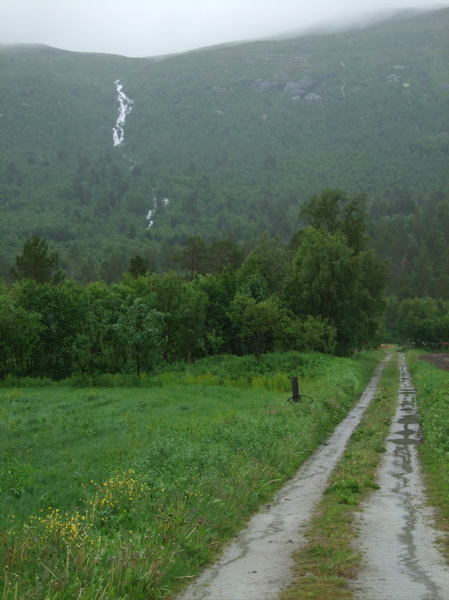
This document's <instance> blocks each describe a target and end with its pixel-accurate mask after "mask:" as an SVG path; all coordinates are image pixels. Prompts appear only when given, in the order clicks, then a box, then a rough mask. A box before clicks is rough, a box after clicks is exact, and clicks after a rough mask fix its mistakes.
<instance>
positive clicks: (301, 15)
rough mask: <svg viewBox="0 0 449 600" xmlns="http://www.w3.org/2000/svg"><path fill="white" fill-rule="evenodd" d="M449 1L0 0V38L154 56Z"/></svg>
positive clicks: (78, 48)
mask: <svg viewBox="0 0 449 600" xmlns="http://www.w3.org/2000/svg"><path fill="white" fill-rule="evenodd" d="M448 5H449V0H448V1H444V0H443V2H439V3H437V2H436V1H435V0H0V43H39V44H48V45H49V46H54V47H56V48H62V49H65V50H75V51H80V52H106V53H109V54H121V55H124V56H137V57H138V56H142V57H143V56H157V55H160V54H170V53H174V52H184V51H186V50H192V49H195V48H202V47H204V46H211V45H214V44H221V43H223V42H231V41H240V40H249V39H255V38H259V37H268V36H272V35H276V34H278V33H282V32H284V31H292V30H302V29H306V28H307V27H311V26H315V25H318V24H320V23H329V22H335V21H339V20H340V19H343V20H346V19H348V20H352V21H353V22H354V20H355V18H356V17H357V16H359V15H361V14H363V13H366V12H371V11H374V10H381V9H396V8H409V7H414V8H439V7H442V6H448Z"/></svg>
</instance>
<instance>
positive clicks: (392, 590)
mask: <svg viewBox="0 0 449 600" xmlns="http://www.w3.org/2000/svg"><path fill="white" fill-rule="evenodd" d="M398 400H399V402H398V408H397V411H396V415H395V416H394V418H393V421H392V425H391V428H390V432H389V435H388V438H387V442H386V448H387V451H386V453H385V454H384V457H383V460H382V463H381V465H380V467H379V470H378V484H379V485H380V489H379V490H377V491H376V492H373V494H372V495H371V496H370V498H369V500H368V501H367V502H365V503H364V504H363V505H362V507H361V509H362V513H361V516H360V518H359V520H358V524H359V528H360V534H359V538H358V540H359V541H358V543H357V544H356V546H357V549H358V550H359V551H360V552H361V553H362V555H363V557H364V559H365V562H366V566H365V568H364V569H362V571H361V572H360V574H359V577H358V579H357V581H356V582H355V583H354V585H353V586H352V589H353V591H354V593H355V595H356V597H357V598H358V599H359V600H385V599H386V598H388V600H405V599H406V598H407V599H410V600H448V599H449V569H448V567H447V564H446V563H445V560H444V558H443V556H442V555H441V554H440V552H439V550H438V546H437V543H436V540H437V537H438V532H437V531H436V530H435V529H434V528H433V526H432V510H431V509H430V508H429V507H427V506H426V504H425V502H426V498H425V490H424V484H423V480H422V475H421V470H420V466H419V462H418V456H417V448H416V446H417V444H419V443H420V442H421V439H420V429H419V419H418V415H417V407H416V393H415V388H414V387H413V384H412V380H411V377H410V374H409V372H408V369H407V365H406V363H405V357H404V355H401V357H400V389H399V393H398Z"/></svg>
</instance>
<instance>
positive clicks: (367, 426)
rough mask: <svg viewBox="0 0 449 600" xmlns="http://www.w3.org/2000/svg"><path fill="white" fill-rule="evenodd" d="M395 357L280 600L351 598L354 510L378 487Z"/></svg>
mask: <svg viewBox="0 0 449 600" xmlns="http://www.w3.org/2000/svg"><path fill="white" fill-rule="evenodd" d="M398 381H399V378H398V366H397V354H394V356H393V358H392V360H390V362H389V363H388V364H387V365H386V367H385V369H384V372H383V374H382V378H381V381H380V383H379V388H378V389H379V391H378V393H377V395H376V396H375V397H374V398H373V400H372V402H371V403H370V405H369V407H368V408H367V410H366V412H365V414H364V416H363V418H362V420H361V423H360V425H359V426H358V427H357V429H356V430H355V431H354V433H353V434H352V436H351V439H350V442H349V445H348V447H347V449H346V451H345V453H344V455H343V458H342V460H341V461H340V463H339V464H338V466H337V468H336V469H335V471H334V473H333V474H332V476H331V478H330V480H329V486H328V488H327V490H326V492H325V494H324V496H323V499H322V501H321V502H320V504H319V505H318V507H317V509H316V510H315V513H314V516H313V519H312V521H311V524H310V526H309V527H308V530H307V532H306V536H307V539H308V541H307V545H306V546H305V547H304V548H302V549H301V550H300V551H298V552H297V553H296V555H295V564H296V567H295V577H294V580H293V582H292V584H291V585H290V586H289V587H288V589H286V590H285V591H284V592H283V593H282V594H281V598H282V600H299V599H303V598H310V599H315V600H334V599H336V598H345V599H346V600H349V599H351V598H353V597H354V596H353V593H352V591H351V590H350V588H349V586H348V580H350V579H353V578H354V576H355V574H356V573H357V571H358V569H360V567H361V565H362V556H361V555H360V553H359V552H355V551H354V548H353V540H354V538H355V537H356V536H357V530H356V526H355V520H356V517H357V512H358V509H359V508H358V507H359V506H360V504H361V503H362V502H363V501H364V500H365V499H366V497H367V495H368V494H369V493H370V491H371V490H373V489H378V485H377V484H376V469H377V466H378V464H379V461H380V459H381V456H382V453H383V452H384V451H385V446H384V442H385V438H386V436H387V434H388V430H389V427H390V423H391V419H392V417H393V415H394V413H395V410H396V405H397V390H398Z"/></svg>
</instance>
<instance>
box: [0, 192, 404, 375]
mask: <svg viewBox="0 0 449 600" xmlns="http://www.w3.org/2000/svg"><path fill="white" fill-rule="evenodd" d="M301 218H302V221H303V227H302V228H301V229H299V230H298V232H297V233H296V234H295V235H294V236H293V238H292V239H291V241H290V243H289V244H284V243H283V242H281V241H280V240H279V239H278V238H271V237H270V236H269V235H268V234H263V235H262V236H261V237H260V238H259V239H258V241H257V243H256V245H255V247H254V248H253V249H252V250H251V252H249V254H248V255H247V256H246V257H245V258H244V259H243V258H242V255H241V252H240V251H239V249H238V248H237V247H236V246H235V245H234V244H232V243H231V242H229V241H222V242H215V243H214V244H211V245H210V246H208V245H207V244H206V243H205V242H204V240H202V239H201V238H197V237H192V238H189V239H188V240H187V244H186V246H185V248H184V250H183V252H181V253H180V254H179V255H178V257H177V261H178V264H179V267H180V270H181V272H175V271H168V272H165V273H159V274H157V273H153V272H152V271H151V270H150V269H149V265H148V262H147V260H146V259H145V258H143V257H141V256H139V255H136V256H135V257H134V258H133V259H132V260H131V262H130V264H129V267H128V270H127V271H126V273H125V274H124V275H123V278H122V281H121V282H120V283H113V284H107V283H105V282H104V281H95V282H91V283H89V284H81V283H79V282H76V281H72V280H67V281H66V280H65V278H64V274H63V273H62V271H61V269H60V268H59V261H58V255H57V253H56V252H54V251H53V252H50V251H49V249H48V245H47V242H46V240H45V239H43V238H41V237H39V236H32V237H31V238H29V239H28V240H27V241H26V242H25V244H24V248H23V252H22V253H21V254H20V255H18V256H17V257H16V260H15V265H14V267H13V269H12V275H13V276H14V279H15V282H14V283H13V284H11V285H7V284H5V283H3V284H2V285H1V286H0V373H1V376H2V377H3V378H4V377H7V376H8V375H9V374H11V375H13V376H33V377H51V378H55V379H62V378H67V377H70V376H72V375H74V374H78V375H81V376H82V377H90V378H95V375H96V374H99V373H133V374H135V375H140V374H141V373H153V372H155V371H156V370H157V369H158V368H159V367H160V365H162V364H166V363H176V362H179V361H193V360H195V359H196V358H199V357H201V356H206V355H216V354H237V355H242V354H249V353H253V354H255V355H256V356H257V357H260V356H261V355H262V354H263V353H265V352H270V351H274V350H279V351H287V350H317V351H320V352H325V353H334V354H338V355H348V354H350V353H351V352H353V351H354V349H356V348H361V347H363V346H367V345H372V344H375V343H377V342H378V341H379V338H378V336H379V331H380V329H381V326H382V319H383V314H384V309H385V306H386V298H385V279H386V273H387V267H386V264H385V262H383V261H381V260H380V259H379V258H378V257H377V256H376V254H375V253H374V252H373V250H372V249H371V248H370V238H369V236H368V235H367V233H366V207H365V196H364V195H361V194H356V195H353V196H350V195H348V194H346V193H345V192H343V191H341V190H335V189H327V190H324V191H323V192H322V193H321V194H320V195H316V196H312V197H311V198H310V200H309V201H308V202H306V203H305V204H304V206H303V208H302V211H301ZM182 271H184V272H185V276H184V275H183V274H182ZM389 308H390V309H391V306H389ZM396 309H397V307H396ZM404 310H405V309H404Z"/></svg>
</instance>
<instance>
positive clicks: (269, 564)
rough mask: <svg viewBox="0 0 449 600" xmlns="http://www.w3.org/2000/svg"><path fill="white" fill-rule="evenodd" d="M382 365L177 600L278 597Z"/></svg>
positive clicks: (289, 575) (264, 599) (366, 404)
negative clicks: (311, 450) (356, 399)
mask: <svg viewBox="0 0 449 600" xmlns="http://www.w3.org/2000/svg"><path fill="white" fill-rule="evenodd" d="M388 358H389V356H388V357H387V359H388ZM387 359H386V360H387ZM385 362H386V361H384V362H383V363H381V365H379V367H378V368H377V370H376V372H375V374H374V376H373V378H372V380H371V382H370V383H369V385H368V386H367V388H366V389H365V391H364V393H363V394H362V396H361V398H360V401H359V402H358V404H357V405H356V407H355V408H354V409H353V410H352V411H351V413H350V414H349V415H348V417H347V418H346V419H345V420H344V421H343V422H342V423H340V425H338V427H337V428H336V429H335V431H334V433H333V434H332V436H331V437H330V438H329V439H328V440H327V442H326V443H325V444H323V445H322V446H321V447H320V448H319V449H318V451H317V452H315V453H314V455H313V456H311V457H310V458H309V459H308V460H307V461H306V462H305V463H304V465H303V466H302V467H301V469H300V470H299V471H298V473H297V475H296V476H295V477H294V478H293V479H292V480H290V481H289V482H288V483H287V485H285V486H284V487H283V488H282V489H281V490H280V492H279V493H278V494H277V495H276V497H275V498H274V500H273V502H272V503H271V504H269V505H266V506H265V507H264V508H263V509H262V510H261V511H260V512H259V513H257V514H256V515H255V516H254V517H253V518H252V519H251V521H250V522H249V525H248V526H247V527H246V528H245V529H244V530H243V531H242V532H241V533H240V535H239V536H238V537H237V538H236V539H235V541H233V542H232V543H231V544H230V545H229V546H227V547H226V548H225V550H224V552H223V554H222V556H221V558H220V560H219V561H218V562H217V563H215V564H214V565H212V566H211V567H210V568H209V569H207V570H206V571H205V572H204V573H203V574H202V575H201V576H200V577H199V578H198V579H197V580H195V581H194V582H193V583H192V584H191V585H190V586H189V587H188V588H187V590H186V591H185V593H184V594H182V595H181V596H180V597H179V599H178V600H273V599H275V598H277V597H278V594H279V592H280V591H281V590H282V589H283V588H284V587H286V586H287V585H288V584H289V583H290V581H291V578H292V572H293V566H294V565H293V558H292V554H293V552H294V551H295V550H296V549H297V548H299V547H301V546H302V545H304V544H305V543H306V540H305V536H304V534H303V531H304V530H305V528H306V527H307V525H308V523H309V521H310V519H311V515H312V511H313V509H314V507H315V506H316V505H317V503H318V502H319V501H320V500H321V497H322V494H323V492H324V490H325V488H326V485H327V481H328V478H329V475H330V474H331V472H332V470H333V469H334V467H335V466H336V465H337V463H338V461H339V460H340V458H341V456H342V454H343V451H344V449H345V447H346V445H347V442H348V440H349V437H350V436H351V433H352V432H353V431H354V429H355V428H356V427H357V425H358V424H359V422H360V419H361V418H362V416H363V413H364V412H365V409H366V408H367V406H368V404H369V403H370V401H371V399H372V398H373V396H374V395H375V394H376V391H377V385H378V381H379V378H380V376H381V373H382V370H383V368H384V365H385ZM448 589H449V588H448ZM386 597H387V596H384V597H383V600H385V598H386Z"/></svg>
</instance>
